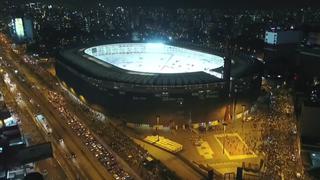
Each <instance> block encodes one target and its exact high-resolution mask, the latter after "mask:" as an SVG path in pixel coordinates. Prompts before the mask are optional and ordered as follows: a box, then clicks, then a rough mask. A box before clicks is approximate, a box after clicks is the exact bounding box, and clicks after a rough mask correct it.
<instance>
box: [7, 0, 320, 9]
mask: <svg viewBox="0 0 320 180" xmlns="http://www.w3.org/2000/svg"><path fill="white" fill-rule="evenodd" d="M13 1H17V2H36V1H31V0H13ZM37 1H42V2H48V3H52V4H54V3H58V4H63V5H66V6H70V7H73V6H74V7H90V6H94V5H95V4H97V3H102V4H104V5H106V6H165V7H208V8H286V7H288V8H291V7H305V6H311V7H314V6H317V7H320V0H299V1H297V0H90V1H88V0H37Z"/></svg>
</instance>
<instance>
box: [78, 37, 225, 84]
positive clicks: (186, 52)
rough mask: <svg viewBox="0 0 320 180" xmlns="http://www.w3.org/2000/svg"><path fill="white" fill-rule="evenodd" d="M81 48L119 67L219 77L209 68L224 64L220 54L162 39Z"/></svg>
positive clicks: (137, 70) (146, 71)
mask: <svg viewBox="0 0 320 180" xmlns="http://www.w3.org/2000/svg"><path fill="white" fill-rule="evenodd" d="M84 52H85V53H86V54H87V55H90V56H93V57H95V58H96V59H97V60H100V61H103V62H105V63H108V64H112V65H114V66H116V67H118V68H121V69H125V70H129V71H134V72H143V73H191V72H206V73H208V74H211V75H214V76H216V77H218V78H221V74H219V73H217V72H214V71H212V70H214V69H217V68H220V67H223V64H224V61H223V58H222V57H220V56H216V55H213V54H208V53H203V52H198V51H194V50H190V49H185V48H180V47H175V46H169V45H165V44H161V43H119V44H108V45H102V46H95V47H91V48H88V49H86V50H85V51H84ZM89 60H94V59H93V58H89Z"/></svg>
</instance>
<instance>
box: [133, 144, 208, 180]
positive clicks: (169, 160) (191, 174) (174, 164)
mask: <svg viewBox="0 0 320 180" xmlns="http://www.w3.org/2000/svg"><path fill="white" fill-rule="evenodd" d="M134 141H135V142H136V143H137V144H139V145H141V146H142V147H143V148H144V149H146V150H147V151H148V152H149V153H150V154H151V155H152V156H153V157H156V158H157V159H159V160H160V161H161V162H162V163H164V164H165V165H166V166H167V167H168V168H169V169H171V170H173V171H174V172H176V173H177V175H178V176H180V177H183V179H185V180H194V179H203V177H202V176H201V175H200V174H199V173H197V172H195V171H194V170H193V169H192V168H191V167H189V166H188V165H186V164H185V163H184V162H183V161H181V160H180V159H179V158H177V157H175V156H174V155H172V154H170V153H168V152H166V151H164V150H162V149H159V148H157V147H154V146H152V145H150V144H148V143H145V142H143V141H141V140H138V139H134Z"/></svg>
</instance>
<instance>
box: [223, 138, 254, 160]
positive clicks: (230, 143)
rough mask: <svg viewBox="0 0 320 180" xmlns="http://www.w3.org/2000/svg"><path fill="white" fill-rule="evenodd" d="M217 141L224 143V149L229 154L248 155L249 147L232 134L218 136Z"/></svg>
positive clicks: (249, 152)
mask: <svg viewBox="0 0 320 180" xmlns="http://www.w3.org/2000/svg"><path fill="white" fill-rule="evenodd" d="M218 139H219V141H220V142H222V143H223V144H224V149H225V151H227V152H228V153H229V155H230V156H237V155H250V154H252V152H251V151H250V149H249V148H248V147H247V146H246V145H245V144H244V143H243V142H242V141H241V140H240V139H239V138H238V137H237V136H233V135H228V134H226V136H221V137H218Z"/></svg>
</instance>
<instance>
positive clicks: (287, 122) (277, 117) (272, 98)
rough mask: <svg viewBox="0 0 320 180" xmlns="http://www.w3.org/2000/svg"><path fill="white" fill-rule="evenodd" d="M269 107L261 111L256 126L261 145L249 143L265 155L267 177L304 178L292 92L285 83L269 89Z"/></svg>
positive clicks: (263, 169)
mask: <svg viewBox="0 0 320 180" xmlns="http://www.w3.org/2000/svg"><path fill="white" fill-rule="evenodd" d="M269 90H270V91H269V92H267V95H266V96H268V97H269V98H268V101H269V105H268V108H267V109H263V110H261V109H260V110H258V111H257V112H256V114H255V118H254V121H255V122H254V125H255V126H256V129H257V130H258V131H260V132H259V133H261V137H260V138H258V137H257V139H256V140H258V141H257V142H261V144H257V143H254V144H249V146H253V149H254V150H256V151H258V152H259V153H261V154H262V155H263V156H264V166H263V168H262V174H263V176H264V177H266V178H268V177H269V178H275V179H280V178H284V179H298V178H301V177H302V164H301V161H300V157H299V152H298V151H299V149H298V141H299V140H298V135H297V128H296V120H295V116H294V114H293V100H292V95H291V94H290V92H289V90H288V88H287V87H285V86H278V87H273V88H270V89H269Z"/></svg>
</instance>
